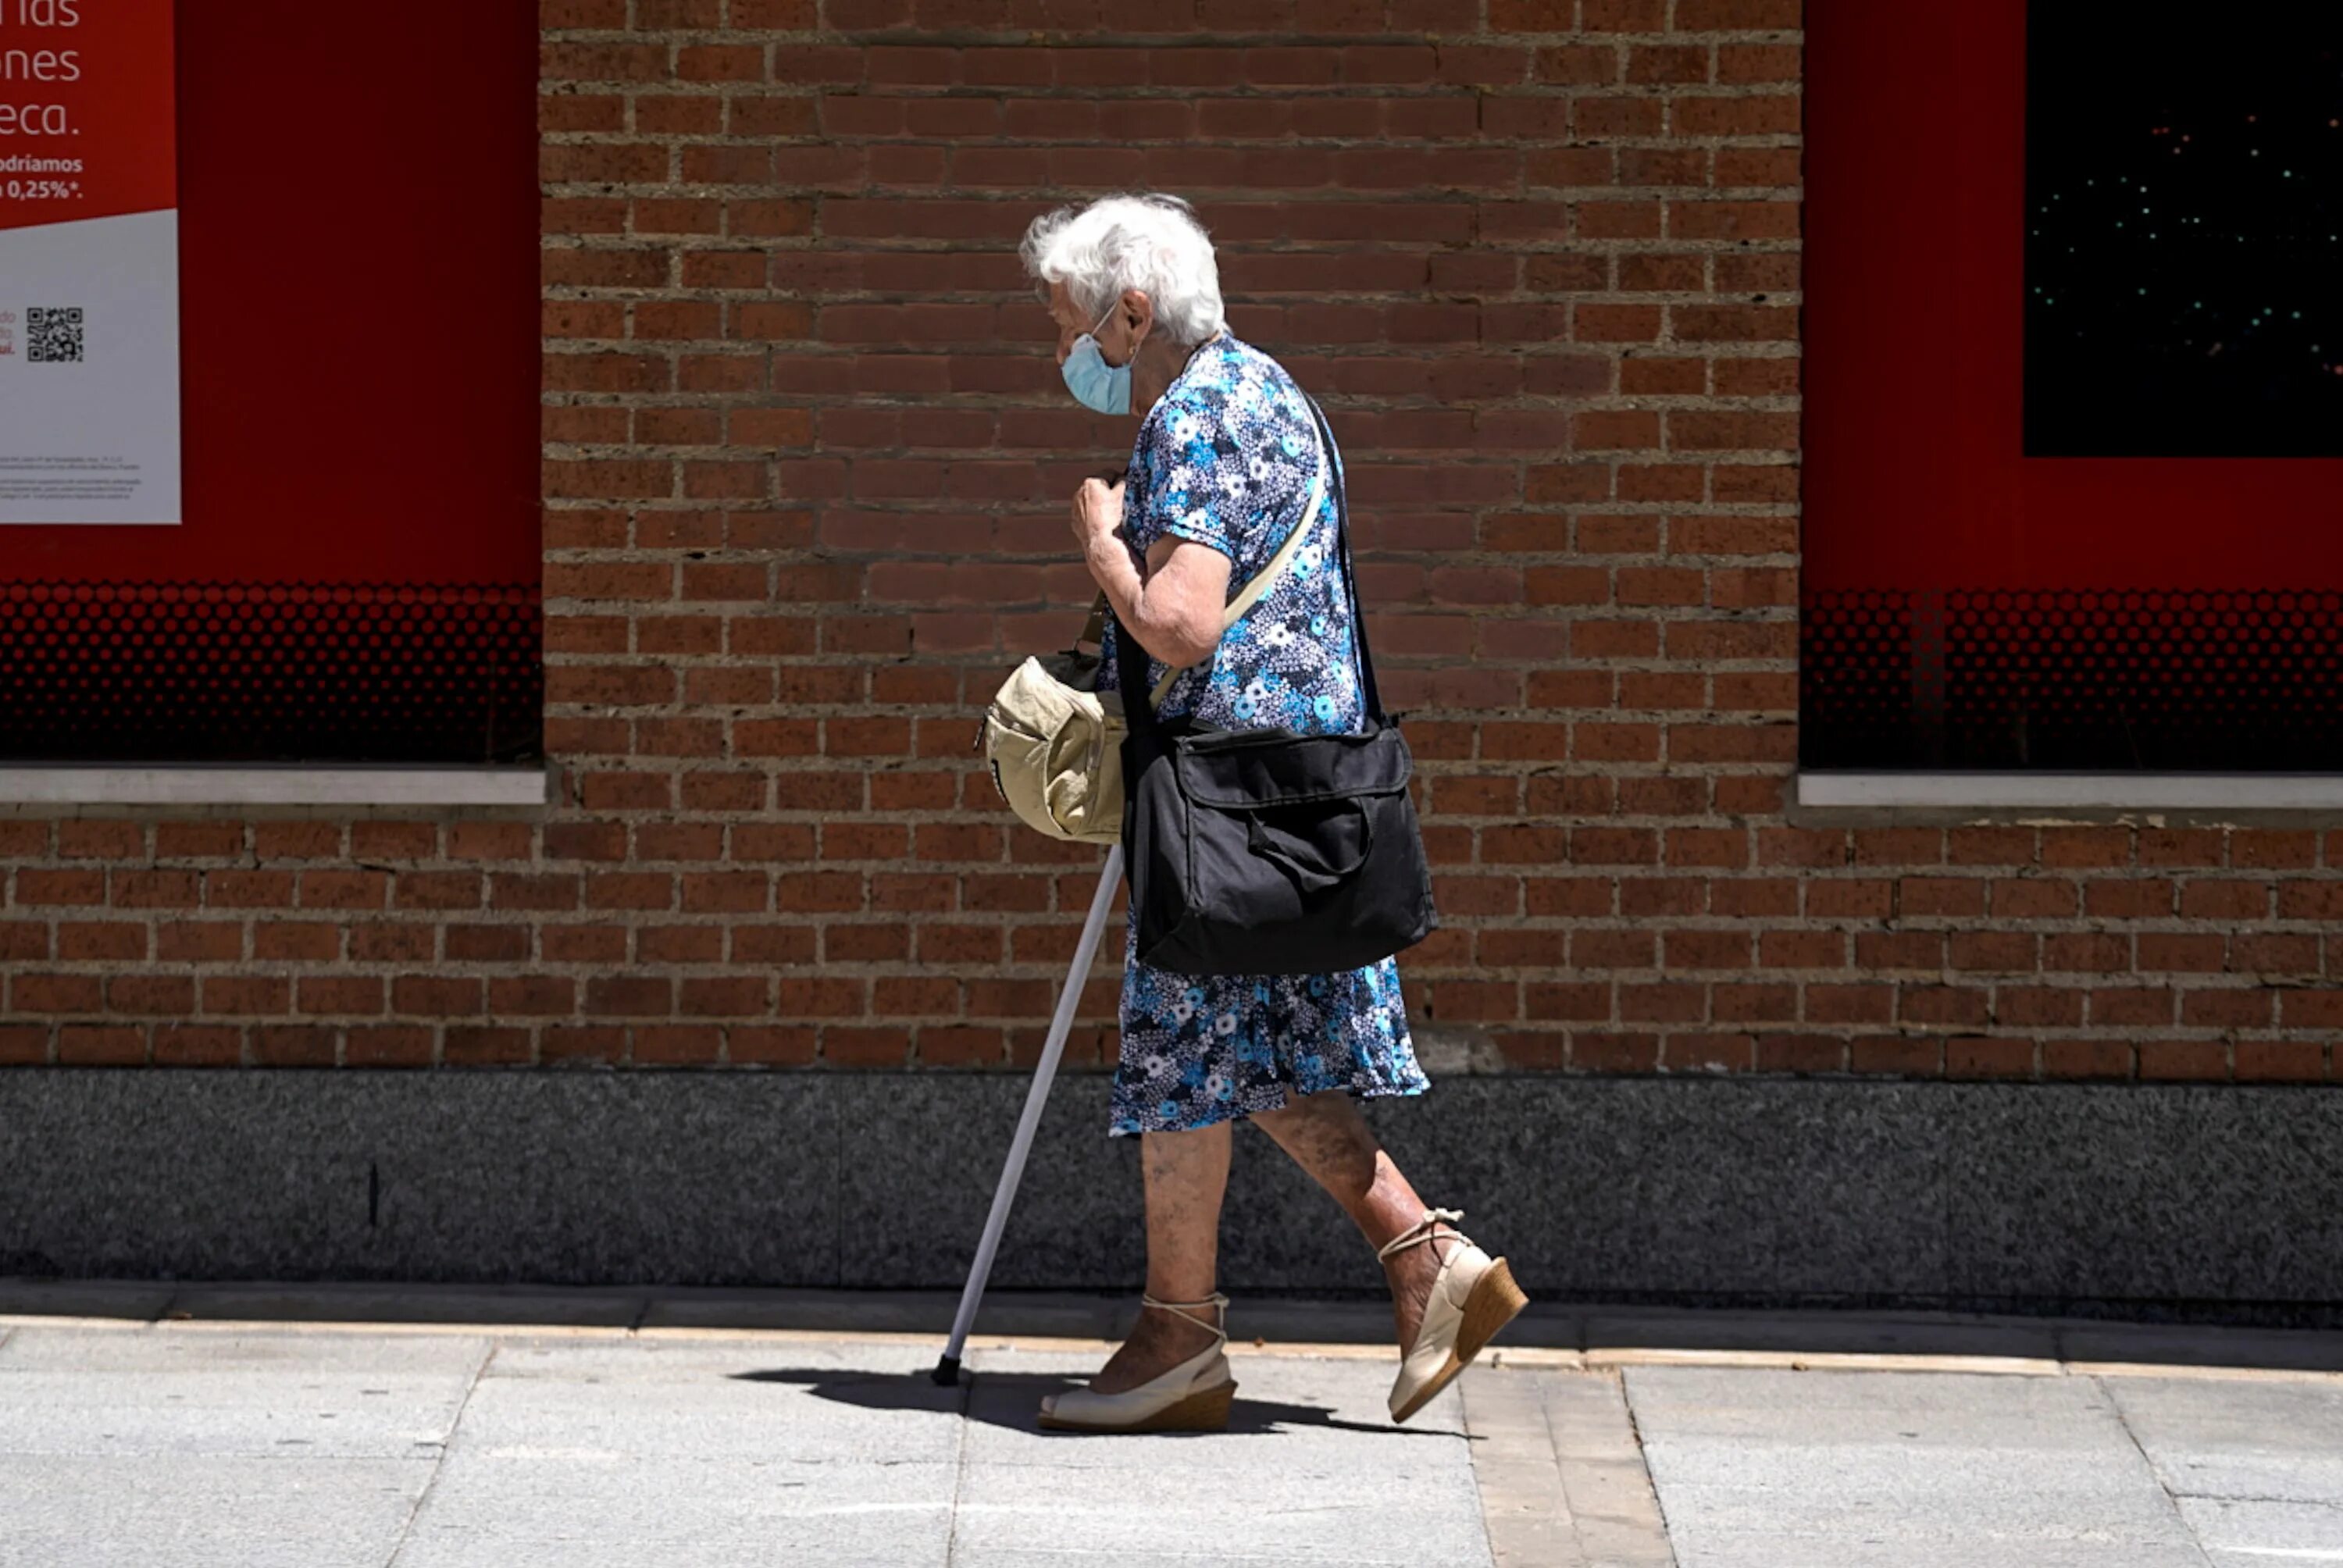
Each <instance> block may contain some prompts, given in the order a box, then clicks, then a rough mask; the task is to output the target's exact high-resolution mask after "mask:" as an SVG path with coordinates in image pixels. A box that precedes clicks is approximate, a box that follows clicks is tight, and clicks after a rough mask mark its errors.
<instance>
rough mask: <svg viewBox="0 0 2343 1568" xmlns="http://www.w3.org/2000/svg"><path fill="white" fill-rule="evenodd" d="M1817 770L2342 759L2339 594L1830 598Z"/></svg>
mask: <svg viewBox="0 0 2343 1568" xmlns="http://www.w3.org/2000/svg"><path fill="white" fill-rule="evenodd" d="M1801 641H1802V647H1801V650H1800V660H1801V669H1802V673H1803V677H1804V678H1803V682H1802V685H1803V688H1804V716H1803V722H1804V725H1805V731H1804V734H1803V736H1802V739H1801V744H1802V747H1803V749H1804V752H1805V757H1806V759H1807V761H1808V763H1809V764H1810V765H1811V766H1817V767H1872V768H1876V767H1934V766H1949V767H1968V768H2018V767H2037V768H2062V767H2066V768H2105V767H2107V766H2111V765H2112V766H2118V767H2130V768H2142V769H2187V770H2189V771H2222V770H2231V769H2336V768H2338V767H2343V592H2337V591H2332V590H2317V589H2304V590H2298V591H2289V590H2271V591H2266V592H2248V591H2237V592H2225V591H2221V590H2217V589H2199V590H2188V589H2168V590H2163V591H2149V590H2136V591H2127V590H2114V591H2107V592H2081V591H2077V592H2056V591H2050V590H2042V591H2024V590H2016V589H1957V588H1956V589H1951V590H1947V591H1944V592H1926V591H1921V592H1913V593H1896V592H1888V591H1885V590H1868V591H1845V592H1830V591H1819V592H1815V593H1813V594H1810V595H1809V596H1808V597H1807V599H1806V604H1805V616H1804V620H1803V623H1802V637H1801Z"/></svg>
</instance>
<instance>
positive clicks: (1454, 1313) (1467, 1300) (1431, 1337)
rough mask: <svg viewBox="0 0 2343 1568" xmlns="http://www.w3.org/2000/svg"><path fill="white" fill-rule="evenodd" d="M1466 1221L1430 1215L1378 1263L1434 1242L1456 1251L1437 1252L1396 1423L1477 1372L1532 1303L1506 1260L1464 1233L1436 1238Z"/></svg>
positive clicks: (1443, 1213)
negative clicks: (1500, 1334)
mask: <svg viewBox="0 0 2343 1568" xmlns="http://www.w3.org/2000/svg"><path fill="white" fill-rule="evenodd" d="M1463 1217H1464V1211H1463V1210H1462V1209H1427V1210H1425V1211H1424V1213H1423V1219H1421V1220H1418V1221H1416V1222H1415V1223H1414V1224H1413V1225H1411V1226H1409V1227H1408V1228H1407V1229H1406V1230H1404V1231H1401V1232H1400V1233H1399V1234H1398V1235H1396V1236H1394V1237H1393V1238H1392V1239H1391V1240H1390V1241H1387V1242H1385V1243H1384V1244H1383V1247H1382V1248H1380V1249H1379V1250H1378V1251H1376V1253H1375V1256H1376V1257H1378V1258H1389V1257H1390V1256H1391V1255H1392V1254H1393V1252H1397V1251H1403V1250H1404V1249H1406V1248H1409V1247H1413V1246H1415V1245H1417V1244H1418V1243H1419V1242H1420V1243H1422V1244H1423V1245H1426V1246H1432V1245H1433V1243H1434V1242H1437V1241H1447V1242H1451V1243H1453V1245H1451V1246H1450V1247H1449V1248H1448V1250H1447V1251H1446V1252H1445V1253H1444V1254H1443V1253H1442V1252H1441V1251H1439V1249H1438V1248H1437V1247H1434V1248H1433V1255H1434V1256H1435V1257H1438V1258H1439V1259H1440V1272H1439V1273H1438V1275H1436V1276H1435V1277H1434V1278H1433V1282H1432V1294H1431V1296H1430V1298H1429V1299H1427V1300H1426V1301H1425V1302H1424V1306H1423V1326H1422V1327H1420V1328H1418V1329H1417V1330H1416V1332H1415V1348H1414V1349H1413V1350H1411V1351H1409V1352H1407V1354H1406V1356H1405V1357H1404V1358H1403V1360H1402V1361H1401V1362H1400V1367H1399V1381H1398V1382H1394V1383H1393V1384H1392V1391H1391V1418H1392V1420H1393V1421H1405V1420H1406V1419H1407V1418H1408V1417H1409V1416H1412V1415H1413V1414H1414V1413H1415V1412H1417V1411H1419V1410H1422V1409H1423V1407H1424V1406H1425V1405H1426V1404H1429V1403H1430V1402H1432V1399H1433V1395H1435V1394H1437V1393H1438V1392H1440V1391H1441V1390H1442V1389H1444V1388H1446V1387H1447V1386H1448V1385H1449V1384H1450V1383H1452V1382H1455V1381H1456V1374H1457V1373H1459V1372H1463V1370H1464V1369H1465V1368H1466V1367H1468V1366H1470V1365H1472V1364H1473V1357H1474V1356H1477V1355H1479V1354H1480V1353H1481V1347H1482V1346H1483V1345H1485V1344H1487V1343H1488V1342H1489V1341H1490V1340H1491V1339H1493V1338H1494V1337H1495V1335H1496V1332H1497V1331H1498V1330H1499V1329H1502V1328H1503V1327H1504V1326H1505V1325H1506V1324H1507V1323H1509V1322H1513V1319H1514V1317H1515V1316H1516V1315H1517V1314H1518V1313H1519V1312H1521V1310H1522V1309H1523V1307H1525V1306H1527V1305H1529V1298H1528V1297H1527V1296H1525V1295H1523V1293H1522V1289H1521V1287H1520V1286H1519V1285H1516V1284H1514V1283H1513V1270H1512V1269H1511V1268H1509V1267H1508V1266H1507V1265H1506V1262H1505V1260H1504V1259H1503V1258H1492V1257H1490V1256H1489V1254H1488V1253H1486V1252H1484V1251H1482V1250H1481V1249H1480V1248H1478V1247H1476V1246H1474V1245H1473V1239H1472V1238H1471V1237H1470V1236H1467V1235H1465V1234H1463V1232H1462V1231H1451V1232H1450V1233H1448V1234H1446V1235H1441V1234H1438V1233H1437V1231H1435V1229H1434V1227H1436V1226H1437V1225H1439V1224H1440V1223H1441V1222H1442V1221H1446V1222H1447V1223H1449V1224H1451V1225H1453V1224H1454V1223H1455V1222H1456V1221H1459V1220H1462V1219H1463Z"/></svg>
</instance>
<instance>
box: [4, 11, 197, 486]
mask: <svg viewBox="0 0 2343 1568" xmlns="http://www.w3.org/2000/svg"><path fill="white" fill-rule="evenodd" d="M172 65H173V62H172V0H0V524H25V523H35V524H39V523H176V522H178V521H179V520H180V479H179V266H178V256H179V215H178V210H177V208H178V181H177V156H176V95H175V92H174V83H173V79H172Z"/></svg>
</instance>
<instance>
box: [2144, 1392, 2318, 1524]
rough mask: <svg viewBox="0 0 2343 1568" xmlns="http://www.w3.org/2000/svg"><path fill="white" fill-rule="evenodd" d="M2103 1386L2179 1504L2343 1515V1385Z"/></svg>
mask: <svg viewBox="0 0 2343 1568" xmlns="http://www.w3.org/2000/svg"><path fill="white" fill-rule="evenodd" d="M2098 1381H2099V1382H2100V1384H2101V1385H2102V1386H2103V1387H2104V1388H2105V1389H2106V1390H2107V1395H2108V1397H2109V1398H2110V1399H2111V1400H2112V1401H2113V1402H2114V1403H2115V1406H2116V1408H2117V1411H2118V1412H2121V1414H2122V1416H2123V1420H2124V1424H2125V1425H2126V1426H2127V1427H2128V1428H2130V1430H2131V1434H2132V1436H2133V1437H2134V1438H2136V1439H2137V1440H2138V1442H2139V1446H2140V1450H2141V1452H2144V1453H2146V1454H2147V1459H2148V1462H2149V1463H2151V1464H2153V1465H2154V1466H2155V1467H2156V1473H2157V1478H2158V1479H2159V1480H2160V1481H2162V1482H2163V1483H2164V1485H2165V1487H2166V1488H2167V1490H2168V1491H2170V1492H2171V1493H2173V1494H2174V1495H2175V1496H2181V1497H2223V1498H2246V1499H2260V1500H2262V1501H2266V1502H2288V1503H2318V1504H2324V1505H2327V1506H2329V1507H2337V1508H2343V1382H2336V1381H2330V1380H2326V1379H2318V1380H2303V1381H2299V1382H2293V1381H2275V1380H2270V1379H2262V1378H2254V1379H2240V1380H2237V1381H2226V1382H2225V1381H2217V1380H2214V1379H2207V1378H2153V1377H2128V1378H2112V1377H2111V1378H2102V1379H2100V1380H2098ZM2337 1561H2338V1562H2343V1558H2338V1559H2337Z"/></svg>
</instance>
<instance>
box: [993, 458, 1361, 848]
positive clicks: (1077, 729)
mask: <svg viewBox="0 0 2343 1568" xmlns="http://www.w3.org/2000/svg"><path fill="white" fill-rule="evenodd" d="M1325 493H1326V457H1325V453H1324V451H1323V449H1321V451H1320V453H1319V459H1318V476H1317V478H1316V479H1315V480H1314V481H1312V484H1311V487H1310V502H1309V505H1308V507H1307V508H1305V509H1304V510H1303V511H1302V520H1301V521H1300V522H1298V523H1296V524H1295V525H1294V526H1293V527H1292V528H1290V529H1288V530H1287V532H1286V536H1285V543H1284V544H1282V545H1281V546H1279V547H1278V551H1277V554H1276V556H1275V557H1274V558H1272V560H1271V561H1270V563H1269V564H1268V565H1267V566H1265V567H1263V568H1262V569H1261V575H1259V576H1258V577H1256V578H1253V579H1252V581H1251V582H1249V583H1247V584H1245V586H1244V591H1243V592H1242V593H1240V594H1238V595H1237V597H1236V598H1232V599H1231V600H1230V601H1229V606H1228V608H1227V609H1226V610H1225V611H1223V612H1222V616H1221V631H1222V634H1223V635H1226V633H1227V632H1228V629H1229V628H1231V627H1232V626H1234V625H1236V623H1237V622H1238V621H1239V620H1241V619H1242V618H1243V616H1244V613H1245V611H1247V610H1249V609H1251V608H1252V607H1253V602H1254V601H1255V600H1256V599H1258V598H1261V596H1262V594H1264V593H1266V592H1267V591H1268V590H1269V585H1270V584H1271V583H1272V581H1274V580H1275V579H1276V578H1277V575H1278V573H1280V572H1282V571H1283V570H1284V569H1285V566H1286V563H1287V562H1289V561H1291V560H1292V558H1293V556H1294V552H1295V551H1296V550H1297V549H1299V548H1301V544H1302V535H1303V534H1304V533H1306V532H1308V531H1309V524H1310V521H1311V519H1312V518H1315V517H1316V516H1317V515H1318V507H1319V504H1320V502H1321V501H1322V499H1323V498H1324V497H1325ZM1106 611H1107V602H1106V595H1104V594H1101V595H1099V597H1098V602H1097V603H1095V604H1093V605H1092V606H1091V615H1090V619H1089V621H1088V622H1086V623H1085V624H1084V625H1083V627H1082V630H1081V636H1080V637H1078V638H1075V639H1074V646H1073V647H1072V648H1068V649H1066V650H1065V651H1064V652H1062V653H1051V654H1041V655H1037V656H1035V657H1033V658H1028V659H1027V660H1026V661H1025V662H1024V663H1022V664H1021V665H1019V666H1018V667H1017V669H1016V672H1015V673H1014V674H1012V675H1011V676H1010V678H1009V679H1008V681H1007V683H1006V684H1004V685H1003V686H1002V687H1001V690H1000V692H999V693H998V694H997V695H996V696H995V697H994V698H993V699H992V706H991V707H990V709H986V711H985V715H984V731H983V733H982V734H981V735H980V736H979V737H978V740H979V742H980V744H981V745H982V746H983V748H984V751H985V756H986V757H987V758H988V759H990V762H991V764H992V782H993V786H994V787H995V788H996V789H999V790H1000V791H1001V799H1004V800H1006V801H1008V802H1009V809H1011V810H1012V811H1014V812H1016V813H1017V815H1018V817H1019V818H1020V819H1021V820H1022V821H1023V822H1024V823H1025V824H1026V826H1028V827H1030V828H1032V829H1035V830H1036V831H1039V832H1042V833H1047V834H1048V835H1049V836H1050V837H1051V838H1052V839H1072V840H1074V841H1075V842H1077V843H1083V844H1111V843H1113V842H1115V841H1116V840H1117V839H1121V836H1122V737H1123V720H1122V693H1121V692H1119V691H1117V690H1115V689H1113V682H1112V680H1111V678H1109V679H1108V680H1107V681H1106V683H1105V686H1106V689H1104V690H1101V689H1100V685H1101V674H1102V673H1105V674H1107V675H1109V676H1110V677H1111V672H1101V669H1100V667H1099V656H1098V654H1097V653H1095V652H1091V653H1085V652H1083V651H1082V645H1083V644H1084V643H1087V644H1089V645H1090V646H1091V648H1098V647H1099V645H1100V638H1101V637H1102V636H1103V634H1104V632H1105V629H1106ZM1122 635H1123V636H1125V637H1129V636H1130V635H1131V633H1130V631H1129V630H1128V628H1125V629H1124V630H1123V633H1122ZM1179 675H1180V670H1179V669H1167V670H1165V671H1164V672H1163V678H1162V679H1161V680H1159V681H1157V682H1156V683H1155V689H1154V690H1153V692H1152V694H1151V700H1152V701H1153V702H1155V703H1156V704H1157V705H1158V706H1161V703H1162V701H1163V694H1164V693H1165V692H1167V691H1169V690H1171V689H1172V681H1173V680H1175V679H1177V678H1179Z"/></svg>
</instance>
